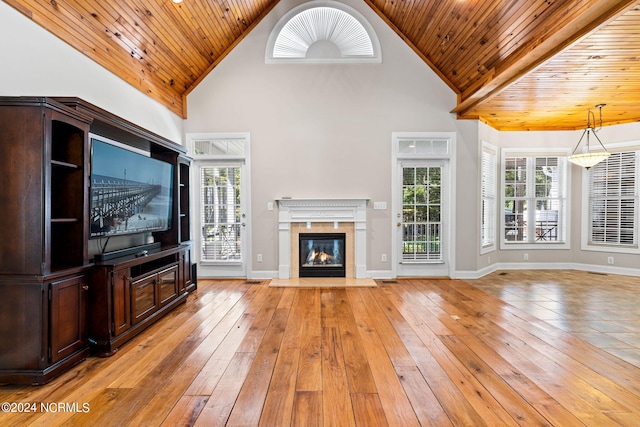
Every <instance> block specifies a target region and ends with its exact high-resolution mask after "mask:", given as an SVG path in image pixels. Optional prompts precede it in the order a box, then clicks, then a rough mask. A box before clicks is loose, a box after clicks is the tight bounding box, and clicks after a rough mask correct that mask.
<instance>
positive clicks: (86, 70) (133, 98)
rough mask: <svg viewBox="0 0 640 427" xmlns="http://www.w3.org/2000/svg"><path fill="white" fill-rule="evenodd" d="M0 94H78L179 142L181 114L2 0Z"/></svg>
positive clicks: (0, 21)
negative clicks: (117, 75)
mask: <svg viewBox="0 0 640 427" xmlns="http://www.w3.org/2000/svg"><path fill="white" fill-rule="evenodd" d="M0 57H1V58H2V60H1V61H2V62H1V66H0V96H74V97H78V98H82V99H84V100H86V101H88V102H90V103H92V104H95V105H97V106H98V107H100V108H102V109H104V110H107V111H109V112H111V113H113V114H116V115H118V116H120V117H123V118H125V119H126V120H128V121H130V122H133V123H135V124H137V125H139V126H142V127H143V128H146V129H148V130H150V131H152V132H155V133H157V134H159V135H161V136H164V137H165V138H168V139H170V140H172V141H174V142H177V143H182V118H180V117H179V116H177V115H176V114H174V113H172V112H171V111H169V110H168V109H167V108H165V107H163V106H162V105H160V104H159V103H157V102H156V101H154V100H152V99H151V98H149V97H148V96H146V95H144V94H143V93H142V92H140V91H138V90H137V89H135V88H134V87H132V86H131V85H129V84H128V83H126V82H125V81H124V80H122V79H120V78H118V77H116V76H115V75H114V74H112V73H111V72H109V71H107V70H106V69H104V68H102V67H101V66H99V65H98V64H96V63H95V62H93V61H92V60H90V59H89V58H87V57H86V56H84V55H83V54H81V53H80V52H78V51H77V50H76V49H74V48H73V47H71V46H69V45H67V44H66V43H64V42H63V41H61V40H60V39H58V38H57V37H55V36H53V35H52V34H51V33H49V32H47V31H46V30H44V29H43V28H41V27H40V26H38V25H36V24H35V23H33V22H32V21H31V20H30V19H28V18H27V17H26V16H24V15H23V14H21V13H19V12H18V11H17V10H15V9H13V8H12V7H10V6H9V5H7V4H6V3H4V2H0Z"/></svg>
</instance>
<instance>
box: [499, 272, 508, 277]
mask: <svg viewBox="0 0 640 427" xmlns="http://www.w3.org/2000/svg"><path fill="white" fill-rule="evenodd" d="M507 274H509V273H505V272H502V273H498V276H506V275H507Z"/></svg>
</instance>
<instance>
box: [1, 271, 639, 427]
mask: <svg viewBox="0 0 640 427" xmlns="http://www.w3.org/2000/svg"><path fill="white" fill-rule="evenodd" d="M528 274H529V273H527V272H522V279H521V280H519V279H518V278H517V277H518V276H517V273H516V272H508V273H507V274H502V275H501V273H494V274H492V275H490V276H487V277H485V278H483V279H482V280H479V281H456V280H426V279H423V280H408V279H407V280H398V281H397V283H388V282H381V281H378V286H377V287H374V288H347V289H313V288H304V289H296V288H275V287H269V286H268V281H265V282H259V283H257V284H255V283H247V282H245V281H242V280H226V281H206V280H201V281H200V283H199V284H198V290H197V291H196V292H195V293H194V294H192V295H190V296H189V299H188V301H187V303H186V304H185V305H183V306H181V307H179V308H178V309H177V310H175V311H173V312H172V313H171V314H169V315H168V316H167V317H166V318H164V319H163V320H161V321H160V322H158V323H157V324H155V325H154V326H152V327H151V328H150V329H148V330H146V331H145V332H144V333H143V334H141V335H140V336H138V337H136V338H135V339H134V340H133V341H130V342H129V343H127V344H125V345H124V346H122V348H121V349H120V351H119V352H118V353H116V354H115V355H114V356H112V357H110V358H104V359H101V358H89V359H88V360H86V361H84V362H83V363H81V364H80V365H78V366H77V367H76V368H74V369H72V370H71V371H70V372H68V373H66V374H64V375H62V376H61V377H59V378H57V379H55V380H54V381H52V382H51V383H50V384H48V385H46V386H41V387H32V386H13V385H5V386H1V387H0V401H1V402H22V403H25V402H33V403H37V404H39V403H40V402H44V403H47V404H51V403H63V404H67V406H66V407H63V408H62V409H63V410H58V411H57V412H49V413H43V412H42V411H41V410H40V408H37V409H38V412H35V413H22V414H17V413H0V425H2V426H9V425H16V426H17V425H19V426H25V425H43V426H51V425H63V424H66V425H90V426H93V425H100V426H116V425H118V426H121V425H122V426H124V425H129V426H138V425H148V426H159V425H167V426H178V425H180V426H186V425H197V426H199V425H203V426H216V425H229V426H241V425H243V426H258V425H264V426H288V425H301V426H330V425H331V426H332V425H336V426H337V425H358V426H385V425H389V426H412V425H425V426H437V425H469V426H483V425H486V426H500V425H523V426H532V425H555V426H575V425H590V426H606V425H625V426H637V425H640V368H638V367H637V366H634V365H633V364H631V363H628V362H626V361H624V360H622V359H620V358H618V357H616V356H614V355H612V354H611V353H608V352H607V351H605V350H603V349H600V348H597V347H595V346H594V345H592V344H589V343H587V342H586V341H585V340H583V339H581V338H585V337H578V336H576V335H575V333H579V332H575V331H570V330H567V328H566V327H565V328H563V327H562V326H563V325H562V324H560V323H557V322H558V319H546V320H543V319H542V318H540V317H536V315H534V313H529V312H527V307H524V308H523V307H522V305H523V304H524V305H526V304H525V303H524V302H523V301H526V299H527V295H526V293H527V292H528V293H529V294H530V295H536V297H535V298H534V299H539V295H540V293H541V292H542V289H545V288H546V287H548V286H549V284H552V283H553V282H554V281H555V282H557V285H558V286H560V285H561V283H562V282H563V279H562V278H563V277H565V276H564V275H566V283H568V284H569V285H570V286H569V287H571V283H575V282H572V280H574V281H575V280H582V279H576V277H578V278H580V277H583V276H581V274H587V273H576V272H563V273H560V272H553V273H552V274H549V276H548V277H545V278H543V279H544V280H543V283H542V285H544V286H543V287H542V288H540V287H539V286H540V284H539V283H536V276H537V275H538V274H537V273H532V274H530V275H528ZM576 274H578V275H577V276H576ZM540 277H541V276H540ZM571 277H573V279H570V278H571ZM587 277H588V276H587ZM609 280H612V279H611V278H610V279H609ZM501 281H502V289H503V290H502V291H501V290H500V284H501V283H499V282H501ZM612 283H618V282H617V279H616V280H614V281H613V282H612ZM634 283H635V286H636V287H634ZM605 285H606V283H605ZM609 285H611V283H609ZM594 286H595V285H594ZM637 286H640V280H638V279H635V282H634V281H633V279H629V282H628V285H625V286H622V287H620V289H619V291H620V293H619V296H620V299H619V301H621V302H622V307H623V310H627V311H628V310H631V312H632V313H634V316H636V317H631V319H629V318H624V319H626V320H628V321H631V322H635V324H636V326H635V327H636V328H637V327H638V323H639V322H638V318H637V315H638V305H637V304H636V305H635V306H631V305H626V303H625V301H627V300H629V301H633V298H637V294H638V291H637V289H638V288H637ZM519 287H521V288H520V290H518V289H519ZM602 287H603V288H606V287H607V286H604V285H602ZM536 288H538V290H539V292H537V291H535V289H536ZM551 288H552V289H553V288H555V285H552V286H551ZM523 289H524V290H526V291H527V292H524V291H523ZM616 289H617V288H616ZM587 291H588V289H583V288H580V287H578V286H576V287H575V289H574V290H573V291H572V294H573V295H575V296H576V297H578V296H580V295H582V294H584V293H585V292H587ZM494 294H501V295H503V296H504V298H505V300H509V299H511V298H515V297H512V296H511V295H516V296H518V297H519V299H512V300H511V301H510V302H505V301H503V300H501V299H499V298H498V297H496V296H494ZM602 295H603V294H601V293H598V292H596V293H594V295H593V297H592V298H590V299H589V301H588V307H583V308H580V307H572V304H579V305H580V304H582V305H587V303H586V302H585V301H581V300H578V301H573V300H572V299H571V298H568V299H559V300H557V301H556V300H554V301H555V302H557V303H559V304H564V305H565V307H566V310H564V311H563V309H562V308H561V307H559V306H558V305H555V306H552V305H542V306H541V307H544V308H546V309H549V310H551V311H560V312H563V313H570V312H571V313H577V312H579V311H581V310H583V309H584V311H585V312H589V313H593V314H594V315H595V314H597V313H601V312H602V310H609V309H612V308H613V310H614V311H615V307H612V306H611V305H610V304H611V302H609V301H606V302H603V304H604V306H603V307H598V304H599V301H600V299H599V298H601V296H602ZM623 295H628V298H626V297H624V296H623ZM538 302H539V301H536V302H535V303H536V304H538ZM543 302H545V301H543ZM546 302H548V301H546ZM614 304H615V303H614ZM585 317H587V316H586V315H585ZM595 319H599V318H598V317H595ZM620 319H621V320H622V319H623V318H622V317H621V318H620ZM547 320H550V321H553V322H555V324H551V323H550V322H549V321H547ZM570 320H571V321H573V318H572V319H570ZM567 321H569V320H567ZM623 323H624V322H623ZM594 330H597V329H594ZM73 405H76V407H77V409H78V411H74V409H75V408H76V407H74V406H73ZM48 407H49V408H51V406H48ZM83 410H86V412H82V411H83Z"/></svg>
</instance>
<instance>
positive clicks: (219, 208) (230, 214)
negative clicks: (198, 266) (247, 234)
mask: <svg viewBox="0 0 640 427" xmlns="http://www.w3.org/2000/svg"><path fill="white" fill-rule="evenodd" d="M200 180H201V224H202V236H201V239H202V241H201V246H200V247H201V254H200V260H201V261H209V262H230V261H231V262H242V261H243V253H242V252H243V251H242V246H243V245H242V239H243V227H244V225H245V221H244V220H245V218H244V213H243V212H242V207H241V203H240V202H241V200H240V188H241V187H240V186H241V183H242V177H241V167H240V166H230V167H221V166H208V167H202V168H201V169H200Z"/></svg>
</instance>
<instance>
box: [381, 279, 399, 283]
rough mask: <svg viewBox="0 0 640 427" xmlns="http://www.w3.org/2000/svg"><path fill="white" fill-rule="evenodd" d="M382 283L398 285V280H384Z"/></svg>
mask: <svg viewBox="0 0 640 427" xmlns="http://www.w3.org/2000/svg"><path fill="white" fill-rule="evenodd" d="M382 283H398V281H397V280H393V279H392V280H383V281H382Z"/></svg>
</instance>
